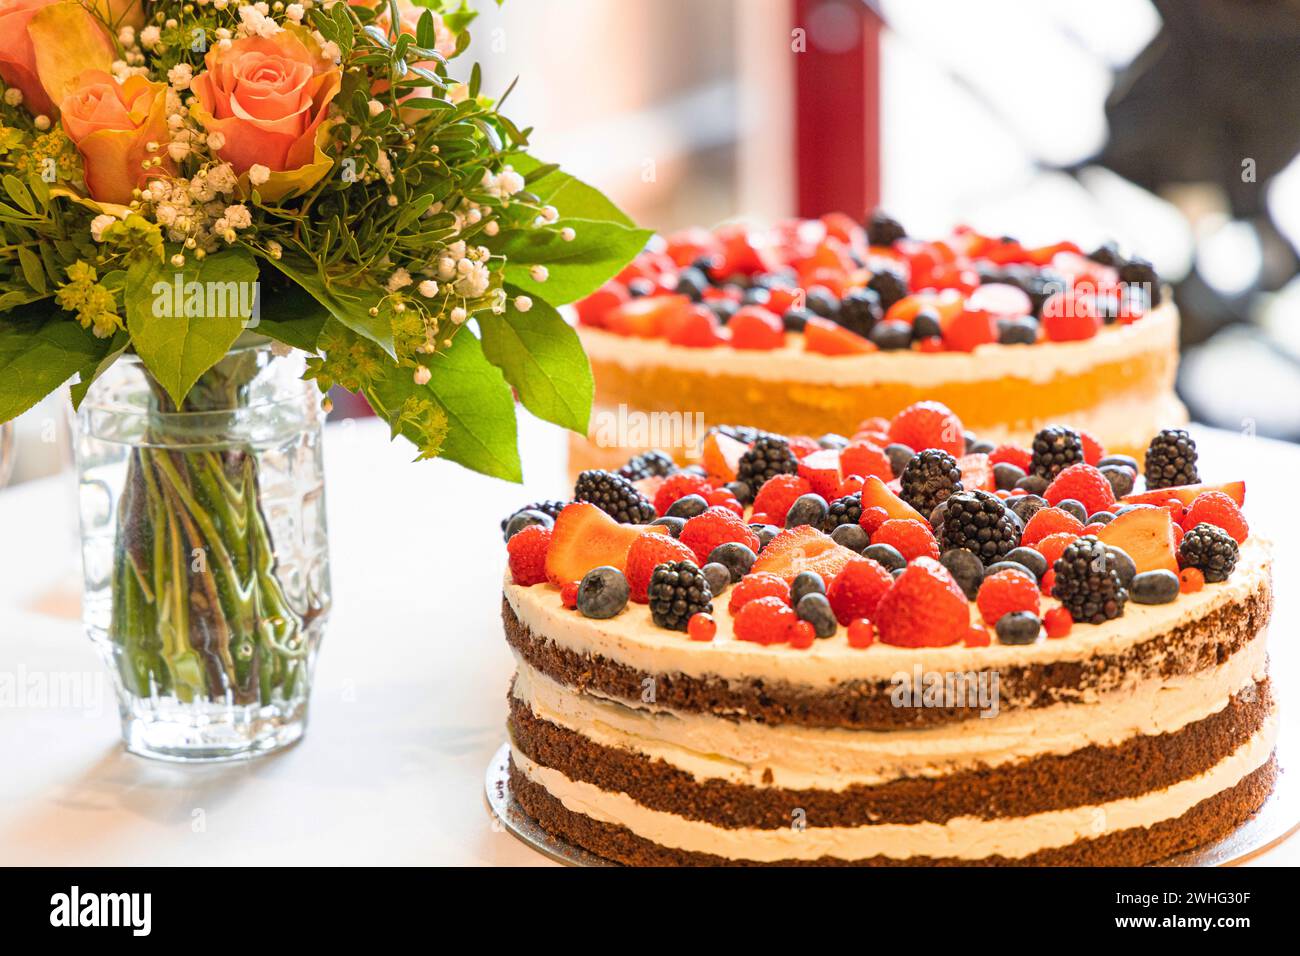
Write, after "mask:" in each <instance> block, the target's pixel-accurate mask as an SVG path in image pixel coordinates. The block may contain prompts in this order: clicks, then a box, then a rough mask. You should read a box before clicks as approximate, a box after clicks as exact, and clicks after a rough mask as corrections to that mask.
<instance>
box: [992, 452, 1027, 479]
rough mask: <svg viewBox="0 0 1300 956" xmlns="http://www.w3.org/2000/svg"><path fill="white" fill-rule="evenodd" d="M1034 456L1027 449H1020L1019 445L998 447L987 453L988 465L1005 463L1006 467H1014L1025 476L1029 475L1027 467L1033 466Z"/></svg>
mask: <svg viewBox="0 0 1300 956" xmlns="http://www.w3.org/2000/svg"><path fill="white" fill-rule="evenodd" d="M1033 461H1034V454H1033V452H1031V451H1030V450H1029V449H1028V448H1021V447H1020V446H1019V445H998V447H997V448H994V449H993V450H992V451H991V452H989V464H991V465H997V464H1000V463H1002V462H1005V463H1006V464H1008V465H1015V466H1016V467H1017V468H1019V469H1020V470H1021V471H1023V472H1024V473H1025V474H1029V466H1030V465H1032V464H1033Z"/></svg>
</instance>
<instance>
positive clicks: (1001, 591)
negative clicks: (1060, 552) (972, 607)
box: [975, 570, 1038, 627]
mask: <svg viewBox="0 0 1300 956" xmlns="http://www.w3.org/2000/svg"><path fill="white" fill-rule="evenodd" d="M975 603H976V604H977V605H978V606H979V609H980V617H982V618H984V623H985V624H987V625H988V626H989V627H994V626H996V625H997V623H998V621H1000V620H1001V619H1002V615H1004V614H1010V613H1011V612H1012V611H1032V612H1033V613H1034V614H1035V615H1037V614H1038V581H1037V580H1035V578H1034V576H1033V575H1032V574H1025V573H1023V572H1021V571H1012V570H1007V571H998V572H997V573H996V574H990V575H989V576H988V577H987V578H985V579H984V583H982V584H981V585H980V590H979V594H977V595H976V596H975Z"/></svg>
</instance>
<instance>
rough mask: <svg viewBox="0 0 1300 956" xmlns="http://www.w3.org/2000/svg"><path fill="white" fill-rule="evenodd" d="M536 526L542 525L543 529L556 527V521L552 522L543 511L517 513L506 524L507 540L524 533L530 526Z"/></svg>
mask: <svg viewBox="0 0 1300 956" xmlns="http://www.w3.org/2000/svg"><path fill="white" fill-rule="evenodd" d="M535 524H536V525H541V526H542V527H543V528H549V527H551V526H552V525H554V524H555V522H554V520H552V518H551V516H550V515H548V514H546V513H545V512H543V511H531V510H524V511H516V512H515V513H514V514H513V515H511V516H510V519H509V520H508V521H507V522H506V526H505V531H506V533H505V539H506V540H507V541H509V540H510V539H511V538H513V537H514V536H515V535H517V534H518V533H519V532H520V531H523V530H524V529H525V528H527V527H529V526H530V525H535Z"/></svg>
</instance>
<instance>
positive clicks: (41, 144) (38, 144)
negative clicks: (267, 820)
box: [14, 126, 81, 183]
mask: <svg viewBox="0 0 1300 956" xmlns="http://www.w3.org/2000/svg"><path fill="white" fill-rule="evenodd" d="M14 169H16V170H17V171H18V172H19V173H20V174H21V175H22V178H24V179H25V178H26V177H27V176H29V175H31V174H33V173H35V174H36V175H37V176H39V177H40V178H41V179H44V180H45V181H46V182H47V183H52V182H55V181H56V179H57V181H58V182H64V183H66V182H80V181H81V157H80V156H79V155H77V148H76V147H75V146H73V145H72V140H70V139H69V138H68V134H67V133H65V132H64V131H63V127H62V126H55V127H54V128H53V129H51V130H50V131H49V132H48V133H44V134H42V135H40V136H37V137H36V138H35V139H34V140H32V143H31V146H29V147H27V148H24V149H21V150H14Z"/></svg>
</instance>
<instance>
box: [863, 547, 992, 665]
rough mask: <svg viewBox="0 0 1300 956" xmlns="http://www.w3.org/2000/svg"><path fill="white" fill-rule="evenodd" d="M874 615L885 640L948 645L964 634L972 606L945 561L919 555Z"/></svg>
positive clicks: (909, 644)
mask: <svg viewBox="0 0 1300 956" xmlns="http://www.w3.org/2000/svg"><path fill="white" fill-rule="evenodd" d="M874 619H875V622H876V626H877V627H878V628H879V630H880V639H881V640H882V641H883V642H884V643H886V644H893V645H896V646H899V647H946V646H948V645H949V644H956V643H958V642H960V641H961V640H962V638H963V637H964V636H965V634H966V630H967V629H968V628H969V626H970V606H969V605H968V604H967V603H966V597H965V595H963V594H962V592H961V588H959V587H958V586H957V582H956V581H954V580H953V578H952V575H951V574H949V573H948V571H947V569H945V568H944V566H943V565H941V564H940V563H939V562H938V561H932V560H931V559H929V558H917V560H915V561H914V562H912V563H911V564H909V565H908V566H907V568H906V569H905V570H904V571H903V572H902V573H901V574H900V575H899V576H898V577H897V578H896V579H895V580H894V585H893V587H891V588H890V589H889V591H888V593H886V594H885V596H884V597H883V598H881V600H880V604H879V605H878V607H877V608H876V615H875V618H874Z"/></svg>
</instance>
